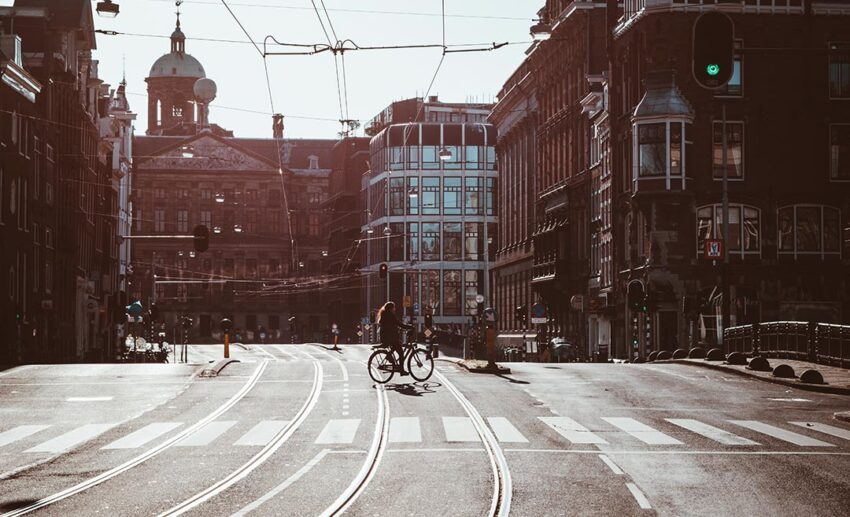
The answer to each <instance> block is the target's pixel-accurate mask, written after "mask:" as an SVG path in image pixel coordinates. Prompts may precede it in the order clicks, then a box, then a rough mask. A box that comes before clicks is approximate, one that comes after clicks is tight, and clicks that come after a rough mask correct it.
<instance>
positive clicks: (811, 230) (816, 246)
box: [796, 206, 821, 251]
mask: <svg viewBox="0 0 850 517" xmlns="http://www.w3.org/2000/svg"><path fill="white" fill-rule="evenodd" d="M820 216H821V209H820V207H802V206H801V207H797V221H796V228H797V251H820V250H821V231H820V230H821V226H820V225H821V221H820Z"/></svg>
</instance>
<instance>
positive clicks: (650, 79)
mask: <svg viewBox="0 0 850 517" xmlns="http://www.w3.org/2000/svg"><path fill="white" fill-rule="evenodd" d="M669 116H679V117H686V118H691V119H692V118H693V117H694V109H693V108H692V107H691V104H690V103H689V102H688V101H687V99H685V97H684V96H683V95H682V92H681V91H679V87H678V86H676V73H675V72H674V71H673V70H656V71H653V72H649V73H647V75H646V93H645V94H644V95H643V98H642V99H641V100H640V102H639V103H638V105H637V106H636V107H635V111H634V114H633V117H634V118H656V117H669Z"/></svg>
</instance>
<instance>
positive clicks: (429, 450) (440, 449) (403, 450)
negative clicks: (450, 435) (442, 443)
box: [387, 447, 487, 453]
mask: <svg viewBox="0 0 850 517" xmlns="http://www.w3.org/2000/svg"><path fill="white" fill-rule="evenodd" d="M387 452H425V453H429V452H487V451H486V450H485V449H480V448H479V449H468V448H463V449H461V448H457V449H455V448H449V447H444V448H435V449H420V448H418V447H417V448H416V449H387Z"/></svg>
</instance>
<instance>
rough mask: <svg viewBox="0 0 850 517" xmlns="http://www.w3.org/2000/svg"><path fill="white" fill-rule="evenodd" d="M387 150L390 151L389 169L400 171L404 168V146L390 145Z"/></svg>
mask: <svg viewBox="0 0 850 517" xmlns="http://www.w3.org/2000/svg"><path fill="white" fill-rule="evenodd" d="M387 151H388V152H389V153H390V170H393V171H400V170H402V169H404V148H403V147H390V148H388V149H387Z"/></svg>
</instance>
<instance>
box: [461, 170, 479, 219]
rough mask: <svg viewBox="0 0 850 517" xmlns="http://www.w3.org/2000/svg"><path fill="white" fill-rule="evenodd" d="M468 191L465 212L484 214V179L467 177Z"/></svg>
mask: <svg viewBox="0 0 850 517" xmlns="http://www.w3.org/2000/svg"><path fill="white" fill-rule="evenodd" d="M465 181H466V192H465V195H464V203H463V205H464V212H465V213H466V215H481V214H483V205H482V203H481V201H482V199H481V195H482V190H483V189H482V181H481V178H465Z"/></svg>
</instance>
